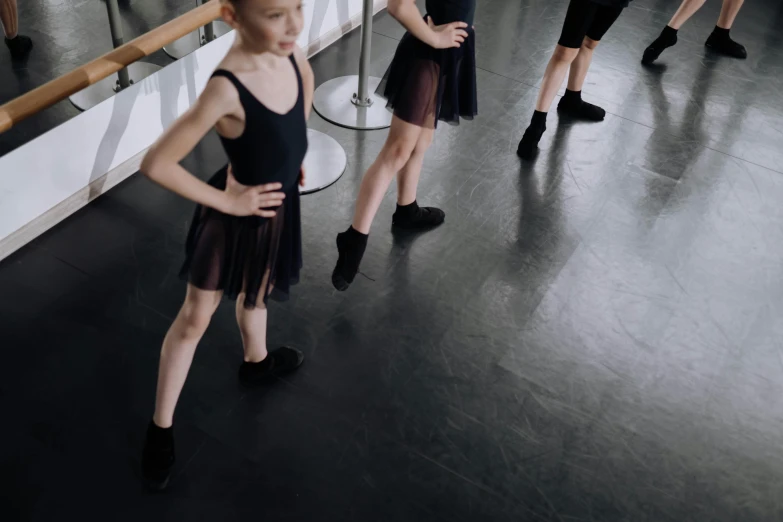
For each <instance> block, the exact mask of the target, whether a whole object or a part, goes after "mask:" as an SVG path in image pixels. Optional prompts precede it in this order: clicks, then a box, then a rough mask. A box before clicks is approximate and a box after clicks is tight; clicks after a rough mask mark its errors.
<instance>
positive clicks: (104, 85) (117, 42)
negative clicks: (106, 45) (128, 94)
mask: <svg viewBox="0 0 783 522" xmlns="http://www.w3.org/2000/svg"><path fill="white" fill-rule="evenodd" d="M106 10H107V11H108V12H109V30H110V31H111V40H112V44H113V45H114V48H115V49H116V48H117V47H119V46H121V45H122V44H123V43H125V41H124V38H123V34H122V19H121V18H120V8H119V7H118V6H117V0H106ZM159 70H160V66H158V65H155V64H152V63H147V62H134V63H132V64H130V65H129V66H128V67H124V68H123V69H120V70H119V71H118V72H117V77H116V78H115V77H114V75H112V76H108V77H106V78H104V79H103V80H101V81H99V82H96V83H94V84H93V85H90V86H89V87H87V88H85V89H82V90H81V91H79V92H77V93H76V94H73V95H72V96H70V97H69V99H70V100H71V103H73V105H74V106H75V107H76V108H77V109H79V110H82V111H86V110H87V109H91V108H93V107H95V106H96V105H98V104H99V103H101V102H103V101H106V100H108V99H109V98H111V97H113V96H114V95H115V94H117V93H118V92H120V91H122V90H123V89H127V88H128V87H130V86H131V85H132V84H133V82H134V81H137V82H140V81H141V80H143V79H144V78H146V77H147V76H149V75H151V74H153V73H155V72H156V71H159ZM131 77H133V80H131Z"/></svg>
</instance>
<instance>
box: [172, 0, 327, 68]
mask: <svg viewBox="0 0 783 522" xmlns="http://www.w3.org/2000/svg"><path fill="white" fill-rule="evenodd" d="M317 1H319V2H320V1H322V0H317ZM207 2H209V0H196V5H201V4H206V3H207ZM230 31H231V27H229V26H228V25H227V24H225V23H223V22H222V21H217V22H210V23H208V24H207V25H205V26H203V27H199V28H198V29H196V30H195V31H193V32H192V33H190V34H189V35H187V36H183V37H182V38H180V39H179V40H177V41H176V42H171V43H170V44H169V45H167V46H165V47H164V48H163V52H165V53H166V54H168V55H169V56H170V57H171V58H174V59H175V60H179V59H180V58H182V57H184V56H187V55H189V54H190V53H192V52H193V51H195V50H196V49H198V48H199V47H201V46H203V45H207V44H208V43H209V42H211V41H213V40H215V39H216V38H219V37H221V36H223V35H224V34H227V33H229V32H230Z"/></svg>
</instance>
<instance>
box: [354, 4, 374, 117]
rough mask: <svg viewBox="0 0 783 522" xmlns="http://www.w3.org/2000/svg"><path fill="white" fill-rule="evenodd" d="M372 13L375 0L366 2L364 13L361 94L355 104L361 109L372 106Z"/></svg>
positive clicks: (360, 75)
mask: <svg viewBox="0 0 783 522" xmlns="http://www.w3.org/2000/svg"><path fill="white" fill-rule="evenodd" d="M372 11H373V0H364V9H363V11H362V43H361V45H362V47H361V50H360V55H359V93H358V96H357V97H356V99H354V104H356V105H358V106H360V107H369V106H370V105H372V99H370V93H369V89H368V87H367V81H368V78H369V76H370V57H371V55H372Z"/></svg>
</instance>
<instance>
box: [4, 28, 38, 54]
mask: <svg viewBox="0 0 783 522" xmlns="http://www.w3.org/2000/svg"><path fill="white" fill-rule="evenodd" d="M5 45H6V46H7V47H8V50H9V51H11V57H12V58H14V59H19V58H24V57H25V56H27V54H28V53H29V52H30V50H31V49H32V48H33V41H32V40H31V39H30V37H29V36H24V35H21V34H17V35H16V36H14V37H13V38H6V39H5Z"/></svg>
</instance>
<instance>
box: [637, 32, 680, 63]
mask: <svg viewBox="0 0 783 522" xmlns="http://www.w3.org/2000/svg"><path fill="white" fill-rule="evenodd" d="M676 43H677V29H674V28H672V27H669V26H668V25H667V26H666V27H664V28H663V31H661V34H660V36H658V38H656V39H655V41H654V42H653V43H651V44H650V45H648V46H647V49H645V50H644V57H643V58H642V63H646V64H650V63H652V62H654V61H655V60H657V59H658V57H659V56H660V55H661V53H662V52H663V51H665V50H666V49H667V48H669V47H671V46H673V45H674V44H676Z"/></svg>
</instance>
